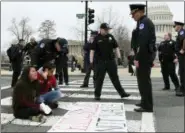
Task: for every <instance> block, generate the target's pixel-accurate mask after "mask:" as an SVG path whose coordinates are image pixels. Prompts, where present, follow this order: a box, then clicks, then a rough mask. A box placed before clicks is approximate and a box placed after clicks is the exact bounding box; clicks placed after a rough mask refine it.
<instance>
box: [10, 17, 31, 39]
mask: <svg viewBox="0 0 185 133" xmlns="http://www.w3.org/2000/svg"><path fill="white" fill-rule="evenodd" d="M29 21H30V19H29V18H28V17H23V18H22V19H21V21H20V22H17V21H16V19H15V18H13V19H12V21H11V22H12V25H11V26H10V27H9V28H8V31H10V32H11V33H12V35H14V36H15V38H16V40H17V41H18V40H19V39H24V40H25V41H26V42H28V40H29V37H30V36H31V35H32V34H33V29H32V28H31V27H30V26H29V25H28V23H29Z"/></svg>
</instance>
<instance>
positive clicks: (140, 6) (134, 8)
mask: <svg viewBox="0 0 185 133" xmlns="http://www.w3.org/2000/svg"><path fill="white" fill-rule="evenodd" d="M145 6H146V5H144V4H130V14H133V13H135V12H136V11H139V10H144V9H145Z"/></svg>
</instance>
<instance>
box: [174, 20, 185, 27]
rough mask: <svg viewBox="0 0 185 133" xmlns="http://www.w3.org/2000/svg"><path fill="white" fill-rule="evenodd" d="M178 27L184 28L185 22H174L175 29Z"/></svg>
mask: <svg viewBox="0 0 185 133" xmlns="http://www.w3.org/2000/svg"><path fill="white" fill-rule="evenodd" d="M176 25H180V26H184V22H180V21H174V26H173V27H175V26H176Z"/></svg>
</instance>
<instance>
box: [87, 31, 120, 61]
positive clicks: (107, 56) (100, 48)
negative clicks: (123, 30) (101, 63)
mask: <svg viewBox="0 0 185 133" xmlns="http://www.w3.org/2000/svg"><path fill="white" fill-rule="evenodd" d="M117 47H118V44H117V42H116V40H115V38H114V37H113V35H111V34H107V35H105V36H103V35H101V34H98V35H97V36H96V37H95V39H94V41H93V43H92V44H91V46H90V49H91V50H94V51H95V52H96V56H97V59H98V60H112V59H114V52H113V50H114V49H115V48H117Z"/></svg>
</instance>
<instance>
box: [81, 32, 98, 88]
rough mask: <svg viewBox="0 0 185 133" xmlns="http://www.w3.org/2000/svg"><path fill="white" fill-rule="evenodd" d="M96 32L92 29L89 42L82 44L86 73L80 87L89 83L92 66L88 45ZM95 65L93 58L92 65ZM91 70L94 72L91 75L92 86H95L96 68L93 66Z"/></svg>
mask: <svg viewBox="0 0 185 133" xmlns="http://www.w3.org/2000/svg"><path fill="white" fill-rule="evenodd" d="M97 34H98V32H97V31H92V32H91V37H90V40H89V42H88V43H87V44H86V45H85V46H84V51H85V63H86V66H87V70H86V75H85V78H84V82H83V84H82V85H81V86H80V87H81V88H84V87H88V85H89V78H90V76H91V71H92V67H91V66H90V45H91V44H92V43H93V41H94V38H95V37H96V36H97ZM95 65H96V62H95V58H94V66H95ZM93 72H94V73H93V74H94V75H93V83H94V86H95V79H96V70H95V67H94V69H93Z"/></svg>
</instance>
